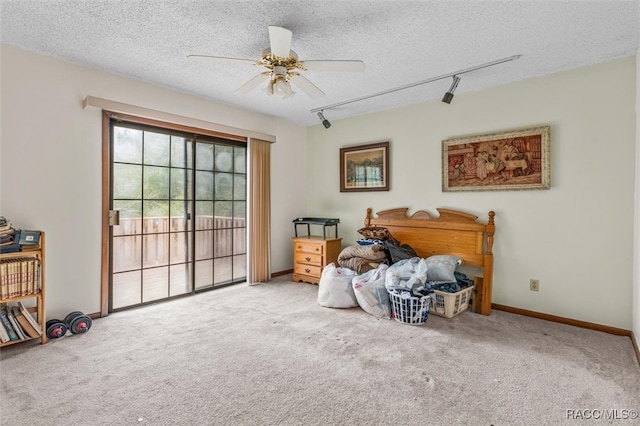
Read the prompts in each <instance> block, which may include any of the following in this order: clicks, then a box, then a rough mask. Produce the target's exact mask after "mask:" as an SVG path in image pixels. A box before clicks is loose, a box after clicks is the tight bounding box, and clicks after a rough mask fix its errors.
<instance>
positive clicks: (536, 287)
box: [529, 278, 540, 291]
mask: <svg viewBox="0 0 640 426" xmlns="http://www.w3.org/2000/svg"><path fill="white" fill-rule="evenodd" d="M529 290H531V291H540V281H538V280H536V279H533V278H531V279H530V280H529Z"/></svg>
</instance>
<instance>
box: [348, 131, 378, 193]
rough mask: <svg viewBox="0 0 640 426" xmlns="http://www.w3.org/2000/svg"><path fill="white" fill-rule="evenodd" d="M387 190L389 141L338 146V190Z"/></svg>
mask: <svg viewBox="0 0 640 426" xmlns="http://www.w3.org/2000/svg"><path fill="white" fill-rule="evenodd" d="M388 190H389V141H384V142H377V143H370V144H366V145H358V146H351V147H346V148H340V192H362V191H388Z"/></svg>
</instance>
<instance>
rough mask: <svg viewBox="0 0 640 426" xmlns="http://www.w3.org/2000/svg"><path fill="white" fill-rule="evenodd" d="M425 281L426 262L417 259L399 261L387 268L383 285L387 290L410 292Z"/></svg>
mask: <svg viewBox="0 0 640 426" xmlns="http://www.w3.org/2000/svg"><path fill="white" fill-rule="evenodd" d="M426 281H427V262H426V261H425V260H424V259H421V258H419V257H412V258H411V259H404V260H400V261H398V262H396V263H394V264H393V265H391V266H389V269H387V273H386V275H385V281H384V285H385V287H386V288H387V290H394V289H395V290H411V289H414V288H417V287H421V286H424V283H425V282H426Z"/></svg>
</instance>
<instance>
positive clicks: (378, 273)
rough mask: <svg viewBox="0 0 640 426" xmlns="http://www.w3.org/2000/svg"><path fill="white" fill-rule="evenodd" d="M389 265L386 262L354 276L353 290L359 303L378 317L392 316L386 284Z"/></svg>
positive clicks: (367, 311) (366, 310)
mask: <svg viewBox="0 0 640 426" xmlns="http://www.w3.org/2000/svg"><path fill="white" fill-rule="evenodd" d="M388 268H389V267H388V266H387V265H385V264H382V265H380V266H378V267H377V268H376V269H372V270H370V271H367V272H365V273H364V274H362V275H357V276H355V277H353V280H352V281H351V283H352V284H353V291H354V293H355V295H356V299H357V301H358V304H359V305H360V307H361V308H362V310H364V311H365V312H366V313H368V314H371V315H373V316H374V317H376V318H391V304H390V302H389V292H387V289H386V287H385V285H384V282H385V275H386V273H387V269H388Z"/></svg>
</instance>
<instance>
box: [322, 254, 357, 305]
mask: <svg viewBox="0 0 640 426" xmlns="http://www.w3.org/2000/svg"><path fill="white" fill-rule="evenodd" d="M356 274H357V272H356V271H354V270H352V269H349V268H336V265H335V264H333V263H330V264H328V265H327V266H325V267H324V269H323V270H322V275H320V282H318V304H320V305H321V306H325V307H327V308H355V307H357V306H358V300H357V299H356V295H355V293H354V292H353V286H352V284H351V280H352V279H353V277H355V276H356Z"/></svg>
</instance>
